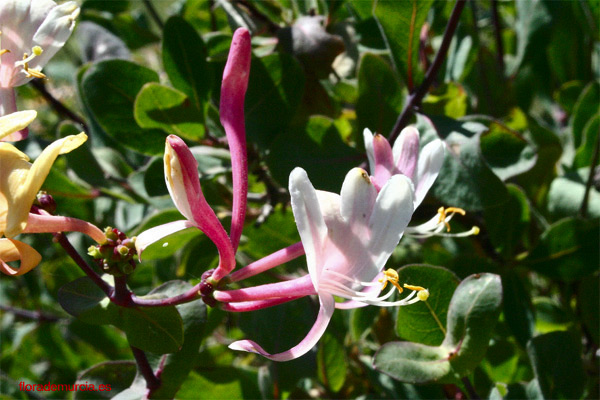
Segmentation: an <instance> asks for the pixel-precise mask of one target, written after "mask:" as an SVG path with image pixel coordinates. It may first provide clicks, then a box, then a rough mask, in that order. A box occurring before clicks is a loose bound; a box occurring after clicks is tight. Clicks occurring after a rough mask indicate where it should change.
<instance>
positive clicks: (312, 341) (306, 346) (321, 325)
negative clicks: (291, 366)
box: [229, 294, 335, 361]
mask: <svg viewBox="0 0 600 400" xmlns="http://www.w3.org/2000/svg"><path fill="white" fill-rule="evenodd" d="M319 302H320V303H321V308H320V309H319V315H318V316H317V320H316V321H315V323H314V325H313V327H312V328H311V329H310V332H308V334H307V335H306V337H305V338H304V339H302V341H301V342H300V343H298V344H297V345H296V346H294V347H292V348H291V349H289V350H288V351H284V352H282V353H278V354H269V353H267V352H266V351H265V350H264V349H263V348H262V347H260V346H259V345H258V344H257V343H255V342H253V341H251V340H239V341H237V342H233V343H231V344H230V345H229V348H230V349H232V350H241V351H248V352H251V353H256V354H260V355H262V356H264V357H266V358H268V359H270V360H273V361H290V360H294V359H296V358H298V357H300V356H303V355H304V354H306V353H308V352H309V351H310V349H312V348H313V347H314V346H315V345H316V344H317V342H318V341H319V339H321V337H322V336H323V334H324V333H325V329H326V328H327V325H329V321H330V320H331V316H332V315H333V311H335V302H334V300H333V296H331V295H328V294H323V295H319Z"/></svg>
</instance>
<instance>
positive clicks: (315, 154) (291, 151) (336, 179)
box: [267, 116, 359, 192]
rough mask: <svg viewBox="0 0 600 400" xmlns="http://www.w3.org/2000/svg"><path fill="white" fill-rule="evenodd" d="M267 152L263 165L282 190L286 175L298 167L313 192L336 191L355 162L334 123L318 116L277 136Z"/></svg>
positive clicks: (356, 156) (357, 158) (349, 148)
mask: <svg viewBox="0 0 600 400" xmlns="http://www.w3.org/2000/svg"><path fill="white" fill-rule="evenodd" d="M270 150H271V151H270V153H269V155H268V157H267V164H268V165H269V168H270V171H271V173H272V174H273V178H275V179H276V180H277V181H278V182H279V183H280V184H281V186H284V187H287V186H288V177H289V174H290V172H291V171H292V170H293V169H294V168H295V167H298V166H300V167H302V168H304V169H305V170H306V172H307V173H308V176H309V178H310V180H311V182H312V183H313V185H314V186H315V187H316V188H317V189H319V190H329V191H334V192H339V190H340V187H341V183H342V182H343V180H344V177H345V176H346V173H347V172H348V171H349V170H350V169H351V168H352V167H354V166H356V164H357V161H359V156H358V153H357V152H356V150H354V149H352V148H351V147H349V146H348V145H346V144H345V143H344V142H343V141H342V139H341V137H340V133H339V131H338V129H337V127H336V126H335V123H334V121H332V120H331V119H329V118H326V117H321V116H314V117H311V118H310V120H309V121H308V124H307V125H306V126H305V127H302V128H294V129H289V130H288V131H287V132H284V133H282V134H280V135H279V136H278V137H277V139H276V140H275V141H274V142H273V144H272V145H271V146H270Z"/></svg>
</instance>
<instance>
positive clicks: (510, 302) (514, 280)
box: [502, 270, 535, 347]
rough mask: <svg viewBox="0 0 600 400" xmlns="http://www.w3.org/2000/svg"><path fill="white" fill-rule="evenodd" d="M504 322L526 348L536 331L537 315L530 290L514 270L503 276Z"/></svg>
mask: <svg viewBox="0 0 600 400" xmlns="http://www.w3.org/2000/svg"><path fill="white" fill-rule="evenodd" d="M502 289H503V296H502V298H503V304H502V307H503V308H502V310H503V312H504V320H505V321H506V324H507V325H508V327H509V328H510V330H511V331H512V333H513V335H514V336H515V338H516V339H517V341H518V342H519V344H521V346H523V347H525V346H526V345H527V342H528V341H529V339H531V338H532V337H533V334H534V331H535V314H534V310H533V306H532V304H531V297H530V295H529V290H527V289H526V287H525V285H524V283H523V280H522V279H521V278H520V277H519V275H517V274H516V273H515V272H514V271H513V270H509V271H508V272H507V273H505V274H504V275H502Z"/></svg>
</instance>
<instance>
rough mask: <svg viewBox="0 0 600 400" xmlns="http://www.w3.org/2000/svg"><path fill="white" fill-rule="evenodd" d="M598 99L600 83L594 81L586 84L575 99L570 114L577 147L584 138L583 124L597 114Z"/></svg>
mask: <svg viewBox="0 0 600 400" xmlns="http://www.w3.org/2000/svg"><path fill="white" fill-rule="evenodd" d="M598 99H600V83H598V82H595V81H594V82H591V83H590V84H588V85H587V86H586V87H585V89H583V92H582V93H581V95H579V98H578V99H577V103H576V104H575V107H574V109H573V115H572V116H571V132H572V133H573V141H574V144H575V147H579V146H580V145H581V142H582V141H583V140H584V138H585V125H586V124H587V123H588V121H589V120H590V119H591V118H593V117H594V116H596V115H598Z"/></svg>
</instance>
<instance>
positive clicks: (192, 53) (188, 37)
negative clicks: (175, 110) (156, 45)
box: [162, 16, 212, 120]
mask: <svg viewBox="0 0 600 400" xmlns="http://www.w3.org/2000/svg"><path fill="white" fill-rule="evenodd" d="M206 56H207V51H206V46H205V44H204V41H203V40H202V38H201V37H200V35H198V33H196V30H195V29H194V28H193V27H192V26H191V25H190V24H189V23H188V22H187V21H186V20H184V19H183V18H181V17H177V16H173V17H171V18H169V19H168V20H167V22H166V23H165V28H164V32H163V44H162V58H163V65H164V68H165V72H166V73H167V75H168V76H169V80H170V81H171V84H172V85H173V86H174V87H176V88H177V89H179V90H181V91H182V92H183V93H185V94H186V95H187V97H188V98H189V99H190V101H191V103H192V105H193V107H194V108H195V109H196V110H197V111H196V112H197V113H199V115H200V118H202V119H201V120H204V118H203V116H204V111H203V110H204V103H205V102H206V100H207V98H208V93H209V91H210V88H211V85H212V74H210V73H209V69H208V64H207V62H206Z"/></svg>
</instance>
